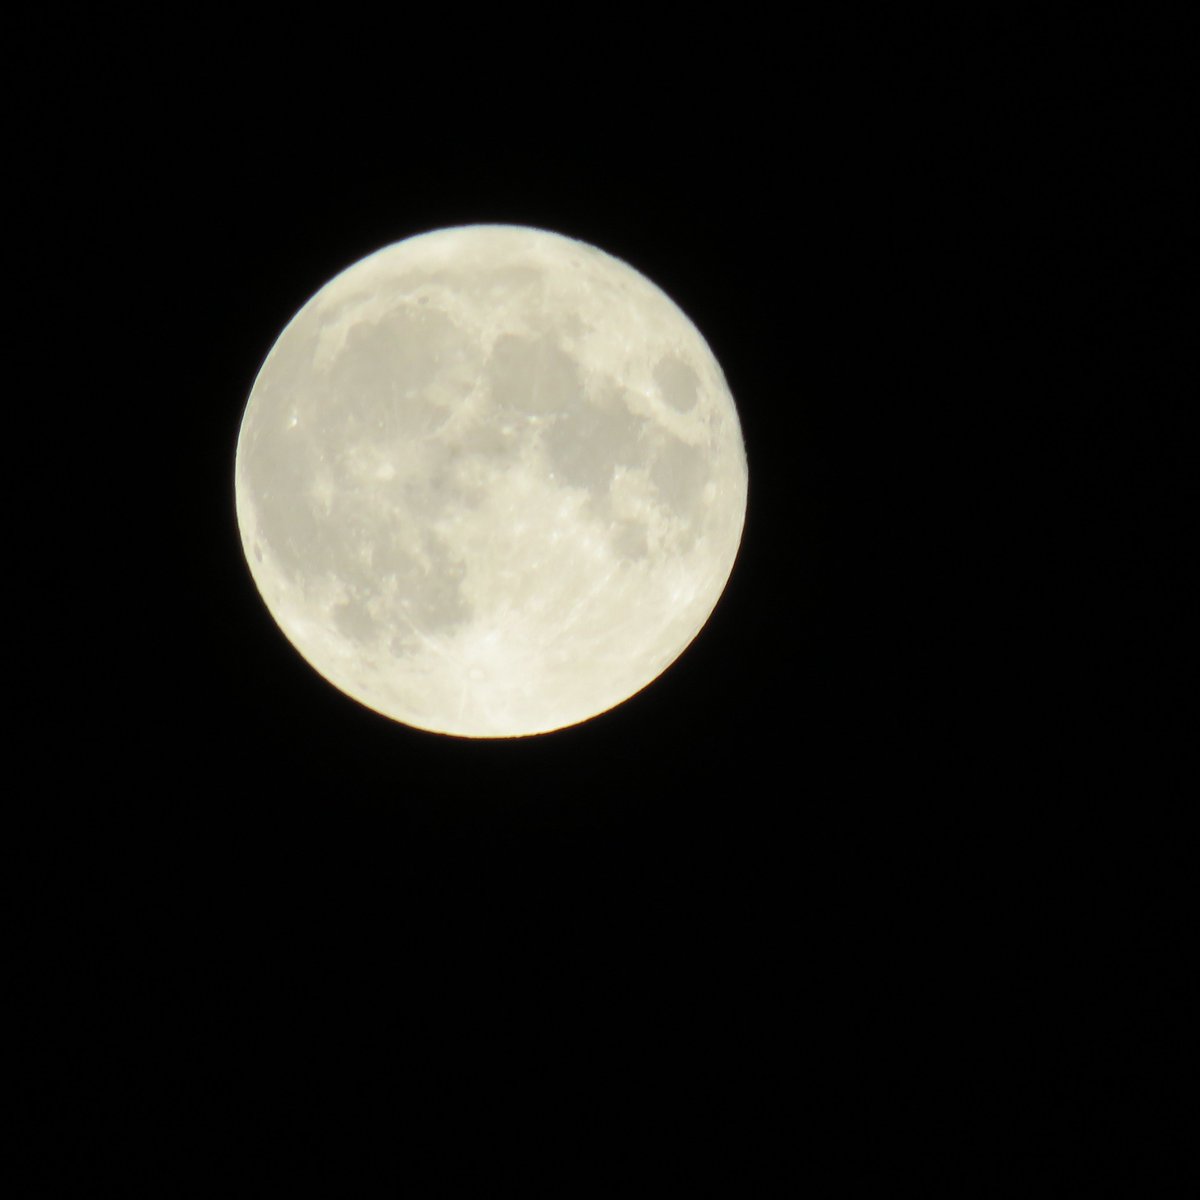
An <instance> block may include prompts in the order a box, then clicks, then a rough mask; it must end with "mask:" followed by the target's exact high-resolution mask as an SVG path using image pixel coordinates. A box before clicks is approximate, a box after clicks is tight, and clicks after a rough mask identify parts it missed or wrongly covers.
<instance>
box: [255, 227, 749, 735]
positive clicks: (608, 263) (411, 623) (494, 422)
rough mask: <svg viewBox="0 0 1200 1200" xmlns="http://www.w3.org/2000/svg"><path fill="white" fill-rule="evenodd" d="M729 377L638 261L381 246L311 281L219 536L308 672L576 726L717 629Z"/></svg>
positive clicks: (530, 248) (488, 725)
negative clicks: (229, 532)
mask: <svg viewBox="0 0 1200 1200" xmlns="http://www.w3.org/2000/svg"><path fill="white" fill-rule="evenodd" d="M746 488H747V471H746V457H745V450H744V447H743V443H742V435H741V429H740V426H739V423H738V417H737V412H736V409H735V407H734V403H733V399H732V397H731V396H730V393H729V389H728V387H727V385H726V383H725V379H724V376H723V375H722V373H721V369H720V367H719V366H718V364H717V362H716V360H715V359H714V357H713V355H712V353H711V352H710V350H709V348H708V346H707V345H706V344H705V342H704V339H703V338H702V337H701V335H700V334H699V332H698V331H697V330H696V328H695V327H694V326H693V325H692V323H691V322H690V321H689V320H688V318H687V317H686V316H684V314H683V313H682V312H681V311H680V310H679V309H678V308H677V307H676V305H675V304H674V303H673V302H672V301H671V300H670V299H669V298H668V297H667V296H666V295H665V294H664V293H663V292H662V291H660V290H659V289H658V288H657V287H656V286H655V285H654V284H652V283H651V282H650V281H649V280H647V279H646V278H644V277H643V276H642V275H640V274H638V273H637V272H636V271H635V270H633V268H631V267H630V266H628V265H627V264H625V263H623V262H621V261H619V260H618V259H615V258H613V257H611V256H610V255H607V254H605V253H603V252H602V251H599V250H597V249H595V248H593V247H591V246H588V245H585V244H584V243H582V242H578V241H574V240H571V239H569V238H565V237H561V236H559V235H557V234H552V233H548V232H545V231H542V230H536V229H528V228H522V227H516V226H500V225H475V226H465V227H462V228H455V229H444V230H437V231H435V232H433V233H427V234H423V235H421V236H419V237H414V238H410V239H409V240H407V241H403V242H399V243H397V244H396V245H393V246H388V247H386V248H385V249H383V250H380V251H379V252H378V253H376V254H372V255H371V256H370V257H368V258H365V259H363V260H362V261H361V262H359V263H356V264H355V265H354V266H352V267H350V268H349V269H348V270H346V271H343V272H342V273H341V274H340V275H338V276H337V277H336V278H335V279H333V280H331V281H330V282H329V283H328V284H326V285H325V286H324V287H323V288H322V289H321V290H320V291H319V292H317V294H316V295H315V296H313V298H312V299H311V300H310V301H309V302H308V303H307V304H306V305H305V306H304V307H303V308H302V309H301V310H300V312H299V313H297V315H296V316H295V318H294V319H293V320H292V321H291V322H290V323H289V324H288V326H287V327H286V328H285V329H284V331H283V333H282V334H281V335H280V337H279V340H278V341H277V342H276V343H275V346H274V348H273V349H272V350H271V352H270V354H269V355H268V357H267V360H266V362H265V363H264V364H263V367H262V370H261V371H260V373H259V375H258V378H257V380H256V381H255V384H254V388H253V391H252V392H251V395H250V399H249V402H248V404H247V406H246V411H245V415H244V418H243V420H242V426H241V432H240V436H239V439H238V447H237V462H236V469H235V490H236V501H237V516H238V524H239V527H240V530H241V536H242V543H243V547H244V550H245V554H246V560H247V562H248V563H249V566H250V570H251V573H252V574H253V577H254V581H255V584H256V585H257V587H258V590H259V592H260V593H261V594H262V597H263V600H264V601H265V603H266V605H267V608H268V609H269V611H270V613H271V615H272V616H273V617H274V619H275V620H276V622H278V624H279V626H280V628H281V629H282V630H283V632H284V633H285V634H286V635H287V637H288V639H289V640H290V641H291V642H292V644H293V645H294V646H295V647H296V649H297V650H298V651H299V652H300V653H301V654H302V655H303V656H304V658H305V659H306V660H307V661H308V662H309V663H310V664H311V665H312V666H313V667H314V668H315V669H316V670H317V671H319V672H320V673H321V674H322V675H323V676H324V677H325V678H326V679H327V680H329V681H330V682H331V683H333V684H334V685H335V686H336V687H338V688H339V689H341V691H343V692H345V693H346V694H347V695H349V696H351V697H353V698H354V699H355V700H358V701H360V702H361V703H362V704H364V705H366V706H368V707H369V708H371V709H374V710H376V711H377V712H380V713H383V714H385V715H386V716H388V717H392V718H394V719H395V720H398V721H402V722H404V723H406V724H408V725H413V726H417V727H419V728H422V729H428V730H434V731H436V732H439V733H448V734H456V735H459V736H464V737H512V736H519V735H524V734H533V733H542V732H546V731H549V730H553V729H559V728H562V727H564V726H568V725H573V724H575V723H577V722H579V721H584V720H586V719H588V718H589V717H593V716H596V715H597V714H599V713H602V712H604V711H605V710H607V709H609V708H611V707H613V706H614V705H616V704H619V703H620V702H621V701H623V700H626V699H628V698H629V697H630V696H632V695H633V694H634V693H635V692H637V691H639V690H640V689H642V688H643V687H645V686H646V685H647V684H648V683H650V682H651V681H652V680H654V679H655V678H656V677H657V676H658V675H659V674H661V673H662V671H664V670H665V669H666V668H667V667H668V666H669V665H670V664H671V663H672V662H673V661H674V660H675V659H676V658H677V657H678V656H679V654H680V653H681V652H682V651H683V650H684V649H685V648H686V646H687V645H688V643H689V642H691V641H692V639H693V638H694V637H695V636H696V634H697V633H698V631H699V630H700V629H701V628H702V626H703V625H704V623H705V622H706V621H707V620H708V617H709V615H710V614H711V612H712V610H713V607H714V606H715V605H716V603H717V600H718V599H719V597H720V595H721V592H722V590H723V589H724V587H725V584H726V581H727V579H728V577H729V573H730V571H731V569H732V567H733V563H734V559H735V557H736V555H737V549H738V545H739V542H740V539H741V533H742V524H743V520H744V516H745V508H746Z"/></svg>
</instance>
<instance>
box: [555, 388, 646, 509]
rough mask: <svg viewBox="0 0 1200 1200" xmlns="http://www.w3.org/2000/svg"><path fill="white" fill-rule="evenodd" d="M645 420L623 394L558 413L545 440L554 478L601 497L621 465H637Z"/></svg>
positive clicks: (612, 395)
mask: <svg viewBox="0 0 1200 1200" xmlns="http://www.w3.org/2000/svg"><path fill="white" fill-rule="evenodd" d="M646 424H647V422H646V419H645V418H644V417H639V416H636V415H635V414H634V413H632V412H630V410H629V407H628V405H627V404H626V403H625V401H624V400H623V399H622V398H621V395H620V393H619V392H617V391H615V390H610V391H609V392H607V393H605V394H604V395H602V396H600V397H598V398H597V399H595V400H593V401H591V402H590V403H585V404H580V405H577V406H576V407H574V408H571V409H568V410H567V411H566V412H562V413H559V414H558V416H556V417H555V418H554V420H553V421H552V422H551V423H550V424H549V426H548V427H547V428H546V430H545V431H544V433H543V435H542V443H543V445H544V446H545V448H546V453H547V456H548V458H549V460H550V464H551V466H553V468H554V470H555V472H556V475H557V477H558V478H559V479H561V480H562V482H564V483H566V484H569V485H570V486H572V487H581V488H586V489H587V490H588V491H589V492H591V493H593V495H603V494H604V493H606V492H607V491H608V487H609V484H611V483H612V477H613V472H614V471H615V470H616V469H617V467H618V466H621V465H630V466H636V465H638V463H640V462H641V461H642V455H643V452H642V451H639V441H640V439H641V437H642V430H643V429H644V428H645V427H646Z"/></svg>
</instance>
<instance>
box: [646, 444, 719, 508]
mask: <svg viewBox="0 0 1200 1200" xmlns="http://www.w3.org/2000/svg"><path fill="white" fill-rule="evenodd" d="M650 478H651V479H652V480H653V481H654V485H655V487H657V488H658V492H659V495H660V496H662V498H663V500H664V501H666V503H667V504H668V505H669V506H670V507H671V508H672V509H673V510H674V511H675V512H676V513H677V514H678V515H679V516H681V517H683V518H685V519H688V520H692V519H694V518H696V517H697V516H699V513H700V497H701V492H702V491H703V490H704V485H705V483H706V482H707V481H708V466H707V464H706V462H705V457H704V454H703V453H702V452H701V451H700V450H699V449H698V448H697V447H696V446H689V445H688V444H687V443H686V442H681V441H679V439H678V438H670V439H668V440H667V441H666V442H665V443H664V445H663V446H662V448H661V449H660V450H659V452H658V454H657V455H656V456H655V459H654V463H653V465H652V466H651V467H650Z"/></svg>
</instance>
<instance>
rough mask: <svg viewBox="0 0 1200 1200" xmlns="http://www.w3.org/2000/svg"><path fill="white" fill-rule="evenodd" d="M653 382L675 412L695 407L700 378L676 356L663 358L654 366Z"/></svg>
mask: <svg viewBox="0 0 1200 1200" xmlns="http://www.w3.org/2000/svg"><path fill="white" fill-rule="evenodd" d="M654 382H655V383H657V384H658V387H659V390H660V391H661V392H662V397H663V399H664V400H665V401H666V402H667V403H668V404H669V405H670V406H671V407H672V408H673V409H675V411H676V412H690V411H691V410H692V409H693V408H695V407H696V393H697V391H698V390H699V387H700V379H699V376H697V374H696V372H695V371H693V370H692V368H691V367H689V366H688V365H687V363H685V362H680V361H679V359H677V358H664V359H663V360H662V361H661V362H659V363H658V365H657V366H656V367H655V368H654Z"/></svg>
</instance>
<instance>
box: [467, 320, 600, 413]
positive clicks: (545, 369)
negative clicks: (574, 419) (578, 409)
mask: <svg viewBox="0 0 1200 1200" xmlns="http://www.w3.org/2000/svg"><path fill="white" fill-rule="evenodd" d="M487 370H488V380H489V382H490V383H491V388H492V398H493V399H494V400H495V401H496V403H497V404H499V405H500V406H501V407H503V408H506V409H509V410H512V411H515V412H519V413H525V414H544V413H552V412H555V411H557V410H558V409H561V408H563V407H564V406H570V405H573V404H577V403H579V400H580V398H581V397H582V395H583V386H582V384H581V383H580V380H579V372H578V370H577V368H576V366H575V361H574V359H572V358H571V357H570V356H569V355H567V354H566V352H565V351H564V350H563V349H562V347H561V346H560V345H559V344H558V343H557V342H556V341H554V339H553V338H550V337H540V338H525V337H517V336H516V335H514V334H511V333H506V334H503V335H502V336H501V337H499V338H497V339H496V344H495V345H494V346H493V347H492V354H491V357H490V358H489V359H488V364H487Z"/></svg>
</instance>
